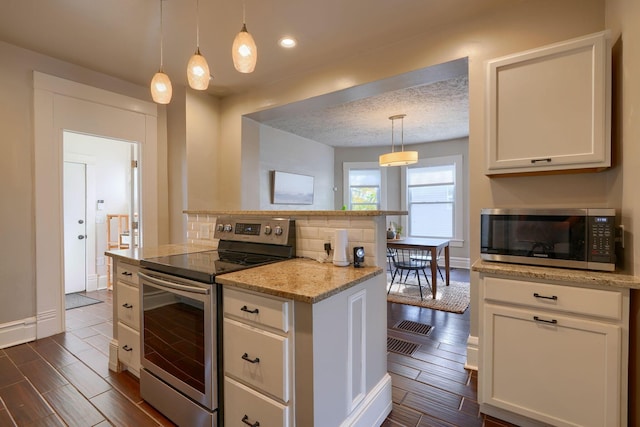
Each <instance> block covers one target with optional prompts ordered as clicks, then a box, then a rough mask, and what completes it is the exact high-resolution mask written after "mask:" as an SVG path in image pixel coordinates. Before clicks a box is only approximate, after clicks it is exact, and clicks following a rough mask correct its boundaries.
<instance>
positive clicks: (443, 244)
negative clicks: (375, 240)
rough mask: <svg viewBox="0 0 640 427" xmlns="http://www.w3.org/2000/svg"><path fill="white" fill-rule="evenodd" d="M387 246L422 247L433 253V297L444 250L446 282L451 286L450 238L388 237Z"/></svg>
mask: <svg viewBox="0 0 640 427" xmlns="http://www.w3.org/2000/svg"><path fill="white" fill-rule="evenodd" d="M387 248H391V249H422V250H426V251H428V252H429V253H430V254H431V281H432V284H431V287H432V290H433V298H434V299H435V297H436V289H437V287H438V274H437V273H438V256H439V255H440V254H441V253H442V252H443V250H444V270H445V283H446V285H447V286H449V282H450V277H451V270H450V264H449V240H447V239H434V238H425V237H404V238H400V239H387Z"/></svg>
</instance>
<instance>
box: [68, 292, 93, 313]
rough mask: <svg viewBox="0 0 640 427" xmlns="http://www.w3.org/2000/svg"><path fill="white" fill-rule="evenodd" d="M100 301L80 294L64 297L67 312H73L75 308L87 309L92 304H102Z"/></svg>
mask: <svg viewBox="0 0 640 427" xmlns="http://www.w3.org/2000/svg"><path fill="white" fill-rule="evenodd" d="M101 302H102V301H100V300H99V299H94V298H89V297H85V296H84V295H80V294H66V295H65V296H64V307H65V310H71V309H73V308H78V307H85V306H87V305H91V304H98V303H101Z"/></svg>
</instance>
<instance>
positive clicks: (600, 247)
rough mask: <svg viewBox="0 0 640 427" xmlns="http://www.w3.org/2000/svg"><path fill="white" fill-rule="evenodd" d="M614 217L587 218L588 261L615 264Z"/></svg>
mask: <svg viewBox="0 0 640 427" xmlns="http://www.w3.org/2000/svg"><path fill="white" fill-rule="evenodd" d="M614 222H615V217H612V216H589V217H588V226H589V231H588V233H589V239H590V240H589V261H591V262H606V263H613V262H615V250H614V248H615V233H614V231H615V230H614Z"/></svg>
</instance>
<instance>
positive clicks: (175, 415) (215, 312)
mask: <svg viewBox="0 0 640 427" xmlns="http://www.w3.org/2000/svg"><path fill="white" fill-rule="evenodd" d="M215 237H217V238H219V239H220V241H219V245H218V248H217V249H216V250H210V251H203V252H194V253H188V254H177V255H169V256H163V257H157V258H149V259H143V260H141V262H140V263H141V266H142V267H143V268H142V269H141V271H140V273H139V278H140V290H141V292H140V299H141V301H140V306H141V308H142V316H141V333H140V339H141V348H142V355H141V370H140V394H141V396H142V397H143V399H145V400H146V401H147V402H148V403H149V404H151V405H152V406H153V407H155V408H156V409H157V410H158V411H160V412H162V413H163V414H164V415H165V416H166V417H167V418H169V419H171V420H172V421H174V422H175V423H176V424H178V425H181V426H182V425H184V426H217V425H222V424H221V423H220V422H219V419H221V417H222V415H221V413H222V408H221V403H222V398H221V396H220V395H221V382H220V379H221V378H222V377H223V374H222V363H223V361H222V351H221V349H222V339H221V330H220V329H221V328H220V325H221V315H222V313H221V310H220V306H221V291H220V289H219V286H218V285H217V284H216V283H215V278H216V276H217V275H220V274H224V273H227V272H231V271H237V270H241V269H246V268H251V267H254V266H257V265H263V264H266V263H271V262H277V261H281V260H284V259H288V258H292V257H293V256H295V226H294V223H293V221H291V220H288V219H262V218H260V219H251V220H246V219H235V218H231V217H224V218H219V219H218V223H217V224H216V230H215Z"/></svg>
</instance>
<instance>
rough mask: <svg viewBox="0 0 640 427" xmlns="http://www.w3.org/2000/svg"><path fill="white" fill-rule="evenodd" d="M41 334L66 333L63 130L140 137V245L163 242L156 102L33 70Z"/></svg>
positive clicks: (38, 321)
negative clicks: (158, 182) (142, 195)
mask: <svg viewBox="0 0 640 427" xmlns="http://www.w3.org/2000/svg"><path fill="white" fill-rule="evenodd" d="M33 85H34V140H35V150H34V157H35V166H34V172H35V191H34V200H35V213H36V214H35V252H36V257H35V259H36V337H35V338H37V339H40V338H44V337H48V336H51V335H55V334H57V333H61V332H64V330H65V324H64V323H65V321H64V259H63V258H64V257H63V252H64V247H63V244H64V242H63V235H62V218H63V216H62V215H63V204H62V167H63V131H64V130H70V131H75V132H81V133H87V134H92V135H101V136H105V137H108V138H114V139H124V140H129V141H136V142H138V143H139V144H140V151H141V162H140V176H141V178H142V179H141V181H142V182H141V186H140V193H141V194H142V193H144V194H145V197H144V199H141V206H140V218H142V219H143V221H141V222H142V224H143V227H144V234H143V235H142V237H143V240H142V242H141V246H145V245H148V246H157V242H158V190H157V186H158V184H157V171H158V161H157V159H158V148H157V135H158V128H157V117H158V110H157V106H156V104H154V103H152V102H148V101H142V100H140V99H136V98H131V97H128V96H125V95H120V94H116V93H113V92H109V91H106V90H103V89H98V88H94V87H91V86H87V85H84V84H80V83H76V82H73V81H70V80H65V79H61V78H59V77H55V76H51V75H48V74H44V73H41V72H38V71H34V73H33Z"/></svg>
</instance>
